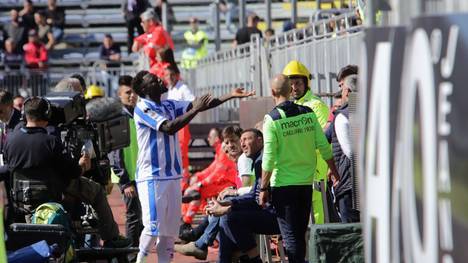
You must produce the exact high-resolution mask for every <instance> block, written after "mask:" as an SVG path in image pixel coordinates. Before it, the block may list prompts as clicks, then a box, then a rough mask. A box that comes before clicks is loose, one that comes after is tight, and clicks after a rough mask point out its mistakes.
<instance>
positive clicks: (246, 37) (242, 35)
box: [233, 14, 262, 47]
mask: <svg viewBox="0 0 468 263" xmlns="http://www.w3.org/2000/svg"><path fill="white" fill-rule="evenodd" d="M259 21H260V18H259V17H258V16H257V15H256V14H251V15H249V17H247V26H246V27H244V28H241V29H239V30H238V31H237V33H236V38H235V40H234V43H233V45H234V47H237V46H238V45H242V44H245V43H249V42H250V38H251V36H252V35H253V34H259V35H260V37H262V31H260V30H259V29H258V28H257V25H258V22H259Z"/></svg>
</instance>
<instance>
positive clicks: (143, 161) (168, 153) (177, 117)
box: [132, 71, 254, 263]
mask: <svg viewBox="0 0 468 263" xmlns="http://www.w3.org/2000/svg"><path fill="white" fill-rule="evenodd" d="M132 86H133V89H134V90H135V92H136V93H137V94H138V95H139V96H140V98H141V99H140V101H139V102H138V104H137V106H136V108H135V113H134V119H135V123H136V130H137V141H138V161H137V172H136V176H135V180H136V182H137V189H138V194H139V198H140V202H141V208H142V215H143V225H144V229H143V232H142V233H141V236H140V252H139V253H138V257H137V262H145V258H146V256H147V255H148V252H149V250H150V248H151V246H153V245H154V243H155V242H156V251H157V253H158V262H160V263H164V262H170V261H171V259H172V257H173V251H174V240H175V237H177V235H178V232H179V217H180V206H181V199H182V193H181V189H180V178H181V177H182V163H181V161H182V160H181V157H180V147H179V142H178V137H177V131H178V130H180V129H182V128H183V127H184V126H185V125H187V124H188V123H189V122H190V121H191V120H192V119H193V118H194V117H195V116H196V115H197V114H198V113H199V112H202V111H204V110H207V109H210V108H214V107H216V106H218V105H220V104H222V103H224V102H226V101H228V100H230V99H233V98H244V97H249V96H252V95H253V94H254V93H253V92H244V91H243V89H240V88H237V89H234V90H233V91H232V93H231V94H227V95H224V96H222V97H219V98H213V97H212V96H211V95H210V94H206V95H203V96H201V97H200V98H197V99H195V100H194V101H193V102H187V101H173V100H163V101H161V95H162V94H163V93H165V92H166V91H167V88H166V87H165V85H164V83H163V82H162V80H161V79H159V78H158V77H157V76H155V75H153V74H151V73H149V72H147V71H141V72H139V73H138V74H137V75H136V76H135V79H134V80H133V82H132Z"/></svg>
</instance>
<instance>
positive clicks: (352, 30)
mask: <svg viewBox="0 0 468 263" xmlns="http://www.w3.org/2000/svg"><path fill="white" fill-rule="evenodd" d="M356 20H357V18H356V17H355V15H354V14H353V13H345V14H342V15H339V16H334V17H332V18H329V19H323V20H319V21H316V22H313V23H310V24H309V25H308V26H307V27H304V28H301V29H296V30H291V31H288V32H286V33H283V34H278V35H276V36H274V38H271V39H269V40H264V39H261V38H259V37H258V35H254V36H252V39H251V42H250V43H246V44H244V45H241V46H238V47H236V48H233V49H230V50H223V51H219V52H216V53H214V54H212V55H210V56H208V57H206V58H204V59H203V60H201V61H199V62H198V66H197V67H196V68H194V69H191V70H189V71H187V72H185V74H184V76H185V80H186V81H187V82H188V84H189V86H190V87H192V88H193V89H194V92H195V94H197V95H200V94H204V93H207V92H210V93H212V94H214V95H221V94H224V93H226V92H229V91H230V90H231V89H232V88H233V87H244V88H246V89H248V90H255V91H256V94H257V96H260V97H268V96H270V95H271V92H270V79H271V77H272V76H274V75H275V74H277V73H281V72H282V69H283V67H284V66H285V65H286V64H287V63H288V62H289V61H291V60H293V59H296V60H299V61H301V62H302V63H304V64H305V65H306V66H307V67H308V68H309V70H310V71H311V75H312V87H311V88H312V90H313V92H314V93H316V94H319V96H321V97H324V98H325V101H326V102H327V103H328V104H330V105H331V103H332V101H331V97H332V95H333V93H334V92H336V91H338V85H337V83H336V80H335V79H336V74H337V72H338V71H339V69H340V68H341V67H343V66H345V65H348V64H358V63H359V60H360V54H361V43H362V39H363V33H362V27H361V26H360V25H357V24H356ZM238 107H239V103H238V102H237V101H232V102H228V103H226V104H225V105H222V106H221V108H220V110H216V111H212V112H211V113H210V114H208V115H210V116H209V117H208V119H207V120H209V121H212V122H218V121H232V120H238V118H237V117H238V116H237V115H236V113H237V112H238Z"/></svg>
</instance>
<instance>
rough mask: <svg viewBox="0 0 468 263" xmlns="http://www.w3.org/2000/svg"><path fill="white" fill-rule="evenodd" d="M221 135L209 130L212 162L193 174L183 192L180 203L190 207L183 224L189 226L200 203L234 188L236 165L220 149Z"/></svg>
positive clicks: (218, 132) (215, 130)
mask: <svg viewBox="0 0 468 263" xmlns="http://www.w3.org/2000/svg"><path fill="white" fill-rule="evenodd" d="M221 137H222V136H221V134H220V131H219V130H218V129H216V128H213V129H211V130H210V133H209V134H208V141H209V143H210V146H212V147H213V148H214V149H215V151H216V152H215V159H214V161H213V162H212V163H211V164H210V165H209V166H208V167H207V168H206V169H205V170H203V171H201V172H198V173H196V174H194V175H193V176H192V178H191V180H190V181H191V185H190V186H189V187H188V188H187V189H186V190H185V194H186V195H185V196H184V197H182V202H184V203H188V202H190V205H189V207H188V210H187V211H186V212H185V214H184V215H183V218H182V220H183V221H184V224H187V225H189V224H191V223H192V220H193V216H194V215H195V213H196V212H197V211H198V209H199V208H200V201H199V200H201V201H204V200H206V199H209V198H211V197H216V196H218V194H219V193H220V192H221V191H222V190H224V189H226V188H227V187H235V186H236V179H237V165H236V163H235V162H234V161H233V160H231V159H230V158H229V156H228V155H227V154H226V153H225V152H224V151H223V149H222V147H221V141H222V139H221Z"/></svg>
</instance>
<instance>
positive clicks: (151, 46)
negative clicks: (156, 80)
mask: <svg viewBox="0 0 468 263" xmlns="http://www.w3.org/2000/svg"><path fill="white" fill-rule="evenodd" d="M140 18H141V25H142V26H143V30H144V31H145V33H144V34H143V35H141V36H138V37H136V38H135V41H134V42H133V46H132V51H133V52H138V51H140V50H141V49H143V51H144V52H145V55H146V56H148V58H149V60H150V68H152V69H153V70H152V72H153V73H154V74H156V75H158V74H157V72H156V71H157V69H156V68H153V67H155V66H156V67H157V65H156V64H157V63H158V58H157V56H158V55H159V54H161V53H162V51H163V50H167V49H172V50H173V49H174V42H173V41H172V38H171V36H170V35H169V34H168V33H167V31H166V30H164V28H163V27H162V26H161V23H160V22H159V20H158V19H157V18H156V16H155V13H154V11H153V10H147V11H145V12H144V13H142V14H141V16H140ZM172 56H173V55H172ZM159 62H161V61H159ZM161 73H162V78H164V70H163V71H162V72H161ZM160 76H161V75H160Z"/></svg>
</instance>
